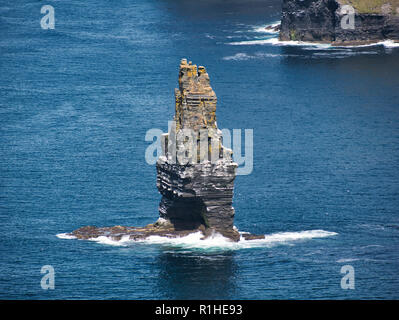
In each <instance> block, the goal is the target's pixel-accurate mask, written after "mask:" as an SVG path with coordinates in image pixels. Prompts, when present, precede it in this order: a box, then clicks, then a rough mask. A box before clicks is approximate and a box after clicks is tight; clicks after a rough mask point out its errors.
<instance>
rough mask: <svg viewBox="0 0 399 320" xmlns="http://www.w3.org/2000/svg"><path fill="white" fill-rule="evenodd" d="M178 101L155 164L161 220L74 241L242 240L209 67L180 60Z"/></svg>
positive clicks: (87, 230) (85, 232)
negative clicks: (215, 237) (197, 234)
mask: <svg viewBox="0 0 399 320" xmlns="http://www.w3.org/2000/svg"><path fill="white" fill-rule="evenodd" d="M175 101H176V105H175V117H174V119H173V121H172V125H171V126H170V130H169V132H168V133H167V134H163V135H162V142H161V144H162V150H163V154H162V155H161V156H160V157H159V159H158V161H157V164H156V168H157V187H158V190H159V192H160V193H161V194H162V199H161V202H160V204H159V219H158V221H157V222H155V223H154V224H150V225H147V226H145V227H142V228H139V227H123V226H115V227H104V228H97V227H94V226H88V227H83V228H80V229H77V230H75V231H74V232H73V233H72V234H73V235H74V236H75V237H77V238H78V239H89V238H96V237H99V236H107V237H110V238H112V239H114V240H119V239H121V238H122V237H124V236H128V237H129V238H130V239H134V240H139V239H144V238H146V237H148V236H152V235H158V236H164V237H181V236H185V235H188V234H190V233H193V232H198V231H200V232H202V233H203V235H204V238H206V237H209V236H212V235H213V234H215V233H219V234H221V235H223V236H224V237H227V238H229V239H231V240H233V241H238V240H239V239H240V234H239V232H238V231H237V229H236V228H235V227H234V208H233V206H232V203H233V190H234V179H235V177H236V170H237V164H236V163H235V162H234V161H233V160H232V150H230V149H228V148H225V147H224V146H223V145H222V132H221V131H220V130H219V129H218V127H217V122H216V103H217V97H216V94H215V92H214V91H213V90H212V87H211V86H210V81H209V75H208V73H207V72H206V69H205V67H202V66H200V67H198V68H197V66H196V65H193V64H192V63H191V62H189V63H187V60H186V59H182V60H181V63H180V69H179V88H177V89H175ZM243 237H244V238H245V239H260V238H264V236H262V235H259V236H256V235H250V234H244V235H243Z"/></svg>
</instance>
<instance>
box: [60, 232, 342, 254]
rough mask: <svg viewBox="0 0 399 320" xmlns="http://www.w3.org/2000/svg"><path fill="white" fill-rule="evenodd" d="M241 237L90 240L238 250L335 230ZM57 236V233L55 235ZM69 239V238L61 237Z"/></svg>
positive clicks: (326, 234)
mask: <svg viewBox="0 0 399 320" xmlns="http://www.w3.org/2000/svg"><path fill="white" fill-rule="evenodd" d="M240 234H241V239H240V241H238V242H233V241H231V240H230V239H228V238H225V237H223V236H222V235H220V234H218V233H215V234H214V235H213V236H211V237H208V238H206V239H202V238H203V234H202V233H201V232H195V233H191V234H189V235H187V236H184V237H177V238H172V237H161V236H149V237H147V238H146V239H141V240H131V239H129V236H123V237H122V238H121V239H120V240H116V239H112V238H110V237H106V236H100V237H97V238H91V239H89V240H90V241H95V242H97V243H101V244H106V245H112V246H128V245H132V244H135V243H136V244H145V245H161V246H167V247H173V248H181V249H187V250H193V249H194V250H198V249H200V250H207V251H208V250H240V249H247V248H259V247H266V248H267V247H273V246H276V245H281V244H292V243H293V242H296V241H301V240H309V239H313V238H325V237H330V236H334V235H337V233H335V232H329V231H324V230H307V231H299V232H279V233H273V234H269V235H265V238H264V239H255V240H245V239H244V237H243V236H242V235H243V234H245V232H240ZM57 236H59V235H57ZM63 239H71V238H63Z"/></svg>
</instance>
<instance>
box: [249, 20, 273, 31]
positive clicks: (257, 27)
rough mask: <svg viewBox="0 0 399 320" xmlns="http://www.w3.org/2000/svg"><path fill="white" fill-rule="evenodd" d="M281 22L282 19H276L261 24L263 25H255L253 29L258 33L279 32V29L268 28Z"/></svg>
mask: <svg viewBox="0 0 399 320" xmlns="http://www.w3.org/2000/svg"><path fill="white" fill-rule="evenodd" d="M279 24H280V21H275V22H272V23H269V24H265V25H261V26H254V27H253V28H252V30H251V31H253V32H258V33H270V34H278V33H279V31H274V30H268V29H266V28H275V27H277V26H278V25H279Z"/></svg>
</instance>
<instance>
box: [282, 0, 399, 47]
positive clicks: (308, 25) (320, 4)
mask: <svg viewBox="0 0 399 320" xmlns="http://www.w3.org/2000/svg"><path fill="white" fill-rule="evenodd" d="M364 2H369V3H370V6H369V7H365V6H364V3H363V2H362V1H346V0H283V5H282V17H281V30H280V40H286V41H288V40H297V41H310V42H312V41H314V42H332V43H334V44H342V45H345V44H362V43H371V42H378V41H381V40H387V39H390V40H399V11H398V8H397V7H396V6H395V5H391V4H390V3H389V1H386V3H383V4H382V5H381V4H380V3H381V1H372V0H365V1H364ZM373 2H375V3H376V4H375V6H372V5H371V4H372V3H373ZM392 2H395V1H392ZM348 4H350V5H352V6H353V8H354V12H353V13H354V26H353V27H352V28H348V25H347V23H348V22H347V21H348V20H347V19H348V18H346V17H348V15H349V14H350V13H351V12H350V11H343V6H345V5H348ZM371 8H373V9H371ZM343 21H344V26H343Z"/></svg>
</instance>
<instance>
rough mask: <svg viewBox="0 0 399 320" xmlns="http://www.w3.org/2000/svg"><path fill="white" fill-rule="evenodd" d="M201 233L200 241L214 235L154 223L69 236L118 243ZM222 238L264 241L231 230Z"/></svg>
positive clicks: (90, 228)
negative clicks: (102, 238)
mask: <svg viewBox="0 0 399 320" xmlns="http://www.w3.org/2000/svg"><path fill="white" fill-rule="evenodd" d="M196 232H201V233H202V234H203V238H202V240H205V239H207V238H209V237H212V236H214V235H215V230H213V229H210V228H206V227H205V226H203V225H201V226H199V227H198V228H196V229H192V230H176V229H175V228H174V226H173V225H172V224H168V223H162V222H159V221H157V222H155V223H154V224H149V225H147V226H145V227H125V226H114V227H95V226H86V227H82V228H79V229H77V230H75V231H73V232H72V233H70V234H69V235H71V236H74V237H76V238H77V239H81V240H88V239H93V238H98V237H101V236H105V237H108V238H111V239H112V240H115V241H119V240H121V239H122V238H123V237H125V236H128V237H129V239H131V240H144V239H146V238H148V237H150V236H160V237H166V238H179V237H185V236H188V235H189V234H192V233H196ZM223 236H224V237H226V238H228V239H230V240H231V241H235V242H237V241H239V240H240V239H241V238H243V239H245V240H255V239H264V238H265V236H264V235H256V234H250V233H244V234H241V235H240V233H239V232H238V231H237V230H236V229H232V230H231V232H230V233H225V234H224V235H223Z"/></svg>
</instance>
